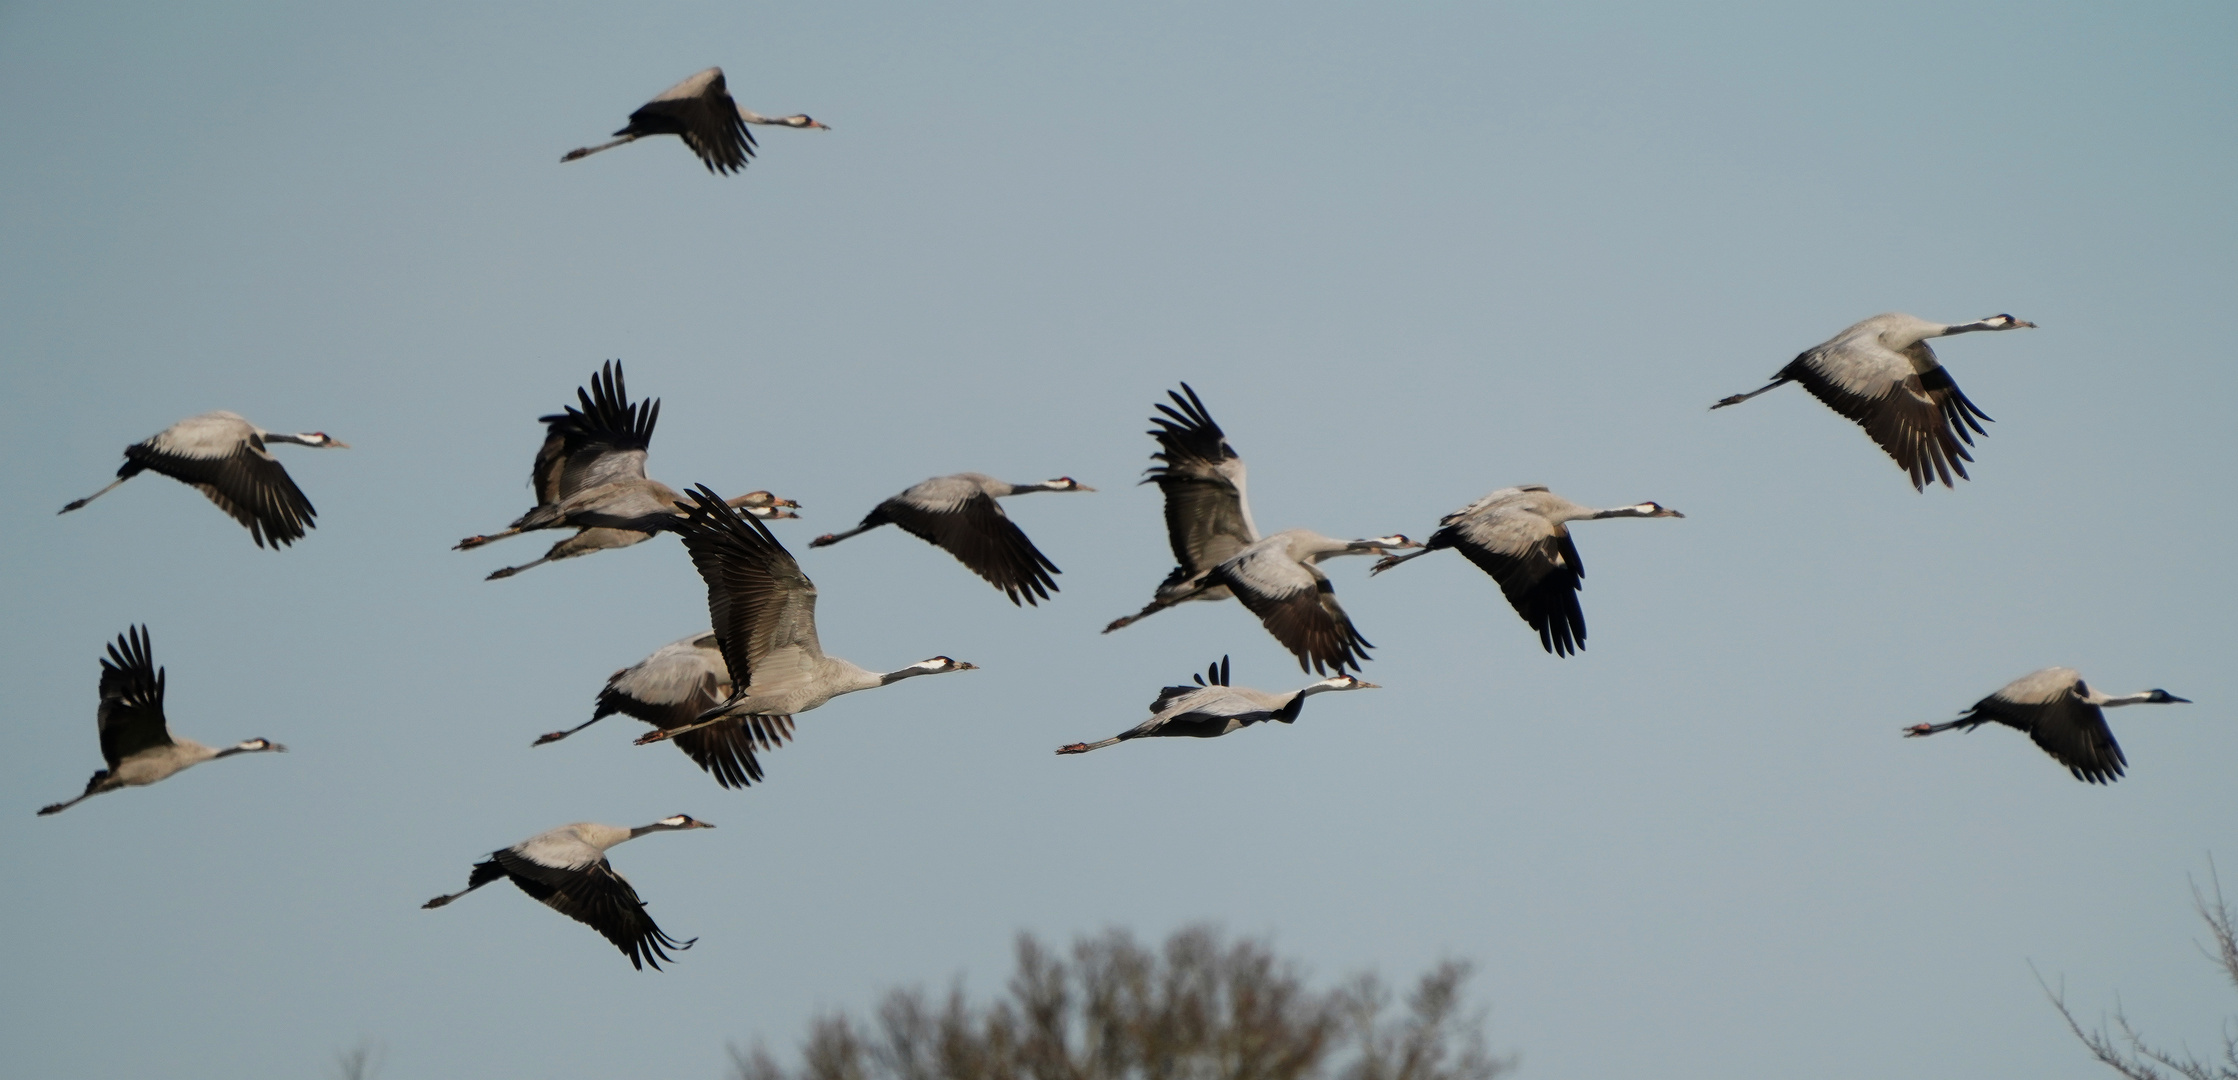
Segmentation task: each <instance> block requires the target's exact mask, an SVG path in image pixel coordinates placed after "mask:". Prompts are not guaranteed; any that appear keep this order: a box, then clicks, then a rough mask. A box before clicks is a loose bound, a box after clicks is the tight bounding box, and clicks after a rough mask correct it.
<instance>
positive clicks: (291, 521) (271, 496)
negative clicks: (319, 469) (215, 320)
mask: <svg viewBox="0 0 2238 1080" xmlns="http://www.w3.org/2000/svg"><path fill="white" fill-rule="evenodd" d="M273 443H294V444H296V445H298V446H316V447H321V448H326V449H335V450H347V449H349V444H348V443H345V442H343V441H341V440H339V439H336V438H334V437H332V436H330V435H328V434H327V433H326V432H323V431H306V432H301V433H297V434H293V435H289V434H283V433H281V432H276V431H266V430H264V429H263V428H260V427H258V426H256V425H255V424H252V423H249V422H248V421H247V420H245V419H243V418H242V417H241V415H240V414H239V413H231V412H226V411H224V410H222V409H221V410H219V411H217V412H206V413H203V414H201V415H200V416H190V417H187V418H186V419H184V420H181V421H179V422H178V423H176V424H173V425H171V426H170V427H167V428H164V429H163V430H162V431H159V432H156V433H155V434H153V435H150V436H148V437H147V438H146V439H144V440H142V441H140V442H137V443H134V444H132V445H131V446H127V447H125V448H124V464H123V466H121V467H119V468H118V469H117V478H116V479H115V480H112V481H110V482H109V486H107V487H105V488H102V489H101V490H99V491H96V492H94V493H93V494H91V495H88V496H86V497H85V498H83V499H78V500H76V501H74V502H72V503H70V505H68V506H65V507H63V508H62V509H61V511H59V512H60V513H64V514H67V513H69V512H70V511H72V510H76V509H78V508H79V507H82V506H84V505H85V504H87V503H89V502H92V501H93V500H95V499H98V498H100V497H101V496H103V495H106V494H108V493H109V492H111V491H114V490H116V488H117V485H119V484H122V483H124V482H125V481H127V480H130V479H132V478H133V477H135V476H138V475H140V474H141V473H142V472H144V471H147V470H150V469H153V470H155V471H156V472H159V473H162V474H163V475H165V476H168V477H171V478H172V479H174V480H178V481H179V482H181V483H184V484H187V485H188V486H190V487H192V488H194V489H195V490H196V491H199V492H201V493H202V494H203V495H205V496H207V497H208V498H209V500H210V501H211V502H213V503H216V504H217V506H218V509H220V510H223V511H225V512H226V513H227V514H229V515H231V516H232V518H233V520H235V521H238V522H240V523H241V524H242V525H243V526H245V527H246V528H247V529H248V530H249V536H250V538H251V539H254V540H255V541H256V546H258V547H267V546H269V547H271V548H272V549H273V550H275V551H276V550H278V549H280V548H282V547H285V546H287V545H289V544H292V543H294V542H296V541H297V540H301V539H303V535H304V533H305V531H306V530H309V529H313V528H316V527H317V522H315V521H313V520H312V519H313V518H315V517H317V516H318V511H316V510H314V509H312V507H311V500H310V499H308V498H305V497H304V495H303V490H302V489H301V488H298V487H296V486H295V480H294V479H293V478H291V477H289V476H288V471H287V469H285V468H283V467H281V465H280V461H279V459H278V458H275V457H273V456H272V452H271V451H270V450H268V449H266V447H268V446H269V445H271V444H273Z"/></svg>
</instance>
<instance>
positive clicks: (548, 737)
mask: <svg viewBox="0 0 2238 1080" xmlns="http://www.w3.org/2000/svg"><path fill="white" fill-rule="evenodd" d="M573 734H575V733H574V732H572V731H548V732H545V733H544V734H542V735H538V736H537V737H536V741H535V742H532V743H530V744H529V745H530V746H542V745H544V744H545V743H548V742H558V741H560V740H561V739H564V738H566V737H568V736H570V735H573Z"/></svg>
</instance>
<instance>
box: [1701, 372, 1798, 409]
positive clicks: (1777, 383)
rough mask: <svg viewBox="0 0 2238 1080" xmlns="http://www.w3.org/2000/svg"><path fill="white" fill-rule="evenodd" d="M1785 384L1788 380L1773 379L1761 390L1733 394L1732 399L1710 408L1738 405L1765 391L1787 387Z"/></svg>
mask: <svg viewBox="0 0 2238 1080" xmlns="http://www.w3.org/2000/svg"><path fill="white" fill-rule="evenodd" d="M1787 383H1788V380H1786V379H1773V380H1772V381H1771V382H1768V383H1766V384H1764V386H1763V387H1762V388H1761V389H1756V390H1751V391H1749V392H1748V393H1745V394H1735V395H1733V396H1732V397H1729V398H1726V399H1725V400H1723V401H1720V402H1718V403H1717V404H1715V405H1712V406H1710V408H1712V409H1722V408H1724V407H1726V406H1727V405H1738V404H1740V403H1741V402H1744V401H1747V400H1748V399H1750V398H1752V397H1755V396H1756V395H1758V394H1762V393H1765V392H1767V391H1772V390H1777V389H1779V388H1780V387H1782V386H1786V385H1787Z"/></svg>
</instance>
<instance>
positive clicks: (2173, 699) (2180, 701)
mask: <svg viewBox="0 0 2238 1080" xmlns="http://www.w3.org/2000/svg"><path fill="white" fill-rule="evenodd" d="M2168 704H2170V705H2189V704H2191V699H2190V698H2187V697H2177V696H2176V695H2174V694H2170V695H2168Z"/></svg>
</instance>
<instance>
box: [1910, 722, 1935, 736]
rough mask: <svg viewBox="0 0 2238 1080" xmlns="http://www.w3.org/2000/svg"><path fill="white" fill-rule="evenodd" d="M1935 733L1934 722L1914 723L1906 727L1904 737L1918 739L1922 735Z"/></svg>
mask: <svg viewBox="0 0 2238 1080" xmlns="http://www.w3.org/2000/svg"><path fill="white" fill-rule="evenodd" d="M1933 734H1935V725H1933V724H1913V725H1912V726H1910V727H1908V728H1905V729H1904V737H1905V738H1907V739H1916V738H1918V737H1920V736H1922V735H1933Z"/></svg>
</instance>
